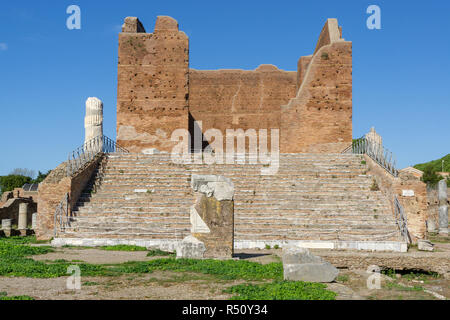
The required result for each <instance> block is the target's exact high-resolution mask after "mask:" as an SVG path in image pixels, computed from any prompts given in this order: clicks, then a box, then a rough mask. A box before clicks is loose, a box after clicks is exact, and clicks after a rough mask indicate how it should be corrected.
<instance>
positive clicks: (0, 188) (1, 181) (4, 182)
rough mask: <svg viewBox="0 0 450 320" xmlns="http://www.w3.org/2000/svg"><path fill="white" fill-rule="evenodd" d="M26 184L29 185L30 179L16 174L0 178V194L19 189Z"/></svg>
mask: <svg viewBox="0 0 450 320" xmlns="http://www.w3.org/2000/svg"><path fill="white" fill-rule="evenodd" d="M26 183H31V178H30V177H26V176H22V175H16V174H10V175H7V176H0V193H3V192H7V191H12V190H14V189H15V188H21V187H22V186H23V185H24V184H26Z"/></svg>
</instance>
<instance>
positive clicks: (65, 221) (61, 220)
mask: <svg viewBox="0 0 450 320" xmlns="http://www.w3.org/2000/svg"><path fill="white" fill-rule="evenodd" d="M66 226H69V227H70V216H69V194H68V193H66V194H65V195H64V197H63V198H62V200H61V202H60V203H59V204H58V206H57V207H56V210H55V216H54V228H55V232H54V233H55V236H56V235H57V231H58V230H62V231H64V229H65V228H66Z"/></svg>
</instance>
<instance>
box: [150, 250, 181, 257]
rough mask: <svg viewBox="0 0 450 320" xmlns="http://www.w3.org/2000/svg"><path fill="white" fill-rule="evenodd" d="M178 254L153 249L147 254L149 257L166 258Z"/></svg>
mask: <svg viewBox="0 0 450 320" xmlns="http://www.w3.org/2000/svg"><path fill="white" fill-rule="evenodd" d="M175 255H176V252H167V251H162V250H160V249H153V250H150V251H149V252H148V253H147V257H164V256H175Z"/></svg>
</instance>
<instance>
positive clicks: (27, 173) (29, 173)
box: [9, 168, 36, 178]
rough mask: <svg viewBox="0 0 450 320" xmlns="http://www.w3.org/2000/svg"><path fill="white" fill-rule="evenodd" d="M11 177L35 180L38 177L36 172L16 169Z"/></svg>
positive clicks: (11, 173)
mask: <svg viewBox="0 0 450 320" xmlns="http://www.w3.org/2000/svg"><path fill="white" fill-rule="evenodd" d="M9 174H10V175H15V176H24V177H30V178H33V177H34V176H35V175H36V171H34V170H31V169H26V168H15V169H14V170H13V171H11V172H10V173H9Z"/></svg>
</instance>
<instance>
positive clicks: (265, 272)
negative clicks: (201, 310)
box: [110, 258, 283, 280]
mask: <svg viewBox="0 0 450 320" xmlns="http://www.w3.org/2000/svg"><path fill="white" fill-rule="evenodd" d="M110 270H111V271H112V272H117V273H151V272H153V271H155V270H159V271H174V272H197V273H203V274H210V275H214V276H216V277H217V278H219V279H224V280H235V279H244V280H264V279H275V280H281V279H282V278H283V265H282V264H281V263H278V262H277V263H270V264H265V265H263V264H260V263H257V262H250V261H243V260H237V261H236V260H224V261H220V260H212V259H208V260H194V259H173V258H167V259H157V260H152V261H131V262H125V263H123V264H120V265H115V266H111V268H110Z"/></svg>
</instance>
